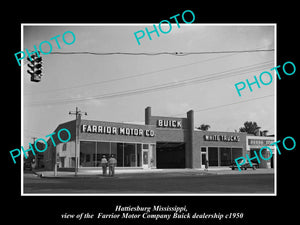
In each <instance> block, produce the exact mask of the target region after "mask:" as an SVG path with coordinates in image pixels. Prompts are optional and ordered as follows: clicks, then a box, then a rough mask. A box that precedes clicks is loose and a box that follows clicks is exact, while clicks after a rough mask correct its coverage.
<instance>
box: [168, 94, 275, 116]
mask: <svg viewBox="0 0 300 225" xmlns="http://www.w3.org/2000/svg"><path fill="white" fill-rule="evenodd" d="M271 96H274V95H273V94H272V95H266V96H262V97H257V98H252V99H247V100H244V101H239V102H233V103H229V104H223V105H218V106H212V107H208V108H204V109H198V110H194V112H202V111H207V110H211V109H218V108H222V107H226V106H230V105H236V104H240V103H244V102H250V101H255V100H258V99H262V98H268V97H271ZM183 114H185V113H180V114H175V115H171V117H173V116H180V115H183Z"/></svg>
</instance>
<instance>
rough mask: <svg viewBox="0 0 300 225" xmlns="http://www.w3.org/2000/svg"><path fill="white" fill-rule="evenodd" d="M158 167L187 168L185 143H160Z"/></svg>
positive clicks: (158, 147)
mask: <svg viewBox="0 0 300 225" xmlns="http://www.w3.org/2000/svg"><path fill="white" fill-rule="evenodd" d="M156 167H157V168H158V169H161V168H185V143H182V142H158V143H157V145H156Z"/></svg>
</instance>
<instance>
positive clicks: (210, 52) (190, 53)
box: [51, 48, 275, 56]
mask: <svg viewBox="0 0 300 225" xmlns="http://www.w3.org/2000/svg"><path fill="white" fill-rule="evenodd" d="M274 50H275V49H273V48H272V49H250V50H224V51H195V52H90V51H82V52H79V51H78V52H51V54H57V55H83V54H84V55H87V54H88V55H139V56H140V55H144V56H157V55H173V56H187V55H200V54H220V53H241V52H248V53H251V52H270V51H274Z"/></svg>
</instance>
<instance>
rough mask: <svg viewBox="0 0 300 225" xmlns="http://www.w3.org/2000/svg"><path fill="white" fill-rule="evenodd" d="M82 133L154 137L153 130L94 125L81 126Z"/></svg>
mask: <svg viewBox="0 0 300 225" xmlns="http://www.w3.org/2000/svg"><path fill="white" fill-rule="evenodd" d="M81 132H82V133H97V134H112V135H127V136H145V137H154V136H155V133H154V130H149V129H141V128H130V127H113V126H96V125H87V124H83V125H81Z"/></svg>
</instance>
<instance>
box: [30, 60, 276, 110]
mask: <svg viewBox="0 0 300 225" xmlns="http://www.w3.org/2000/svg"><path fill="white" fill-rule="evenodd" d="M271 63H273V61H267V62H263V63H259V64H254V65H250V66H243V67H239V68H235V69H230V70H227V71H223V72H217V73H211V74H207V75H204V76H201V77H199V76H196V77H193V78H189V79H186V80H181V81H178V82H171V83H170V82H168V83H164V84H160V85H154V86H150V87H147V88H140V89H133V90H127V91H121V92H115V93H110V94H105V95H96V96H91V97H79V98H68V99H60V100H54V101H52V102H51V101H50V102H45V101H42V102H34V103H31V104H30V103H29V104H28V105H29V106H34V105H44V104H60V103H68V102H74V101H75V102H76V101H85V100H93V99H106V98H112V97H123V96H128V95H135V94H142V93H148V92H153V91H159V90H165V89H170V88H176V87H182V86H186V85H191V84H195V83H204V82H208V81H212V80H219V79H225V78H228V77H231V76H237V75H241V74H242V73H245V72H254V71H258V70H262V68H264V67H266V66H267V65H268V64H271ZM226 74H227V76H225V77H224V75H226ZM236 74H237V75H236Z"/></svg>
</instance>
